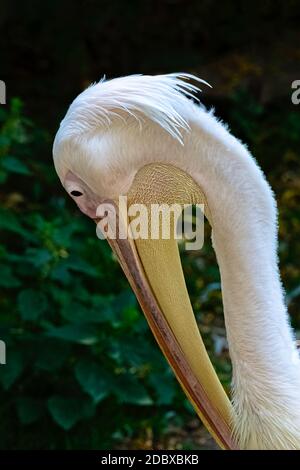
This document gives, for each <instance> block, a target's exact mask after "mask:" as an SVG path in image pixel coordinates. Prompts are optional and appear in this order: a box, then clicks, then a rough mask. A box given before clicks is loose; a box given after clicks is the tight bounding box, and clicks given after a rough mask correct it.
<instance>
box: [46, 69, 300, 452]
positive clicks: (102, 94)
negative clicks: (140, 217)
mask: <svg viewBox="0 0 300 470" xmlns="http://www.w3.org/2000/svg"><path fill="white" fill-rule="evenodd" d="M190 79H193V80H198V82H199V81H200V82H201V80H199V79H197V78H196V77H192V76H190V75H188V74H171V75H158V76H142V75H134V76H129V77H122V78H116V79H113V80H110V81H101V82H99V83H97V84H95V85H92V86H90V87H89V88H88V89H86V90H85V91H84V92H83V93H81V94H80V95H79V96H78V97H77V98H76V99H75V100H74V102H73V103H72V104H71V106H70V108H69V110H68V111H67V114H66V116H65V118H64V119H63V121H62V122H61V125H60V128H59V130H58V132H57V135H56V138H55V142H54V152H53V153H54V162H55V167H56V171H57V173H58V175H59V178H60V180H61V182H62V184H63V186H64V187H65V189H66V190H67V192H68V193H69V194H70V195H71V197H73V199H74V200H75V201H76V203H77V204H78V206H79V208H80V209H81V210H82V211H83V212H84V213H85V214H87V215H88V216H90V217H92V218H94V219H96V220H97V207H98V205H99V204H101V202H103V200H106V201H113V203H114V204H115V206H116V207H117V203H116V201H117V200H118V197H119V196H120V195H127V196H128V201H129V202H130V203H131V202H140V203H144V204H147V205H150V204H152V203H159V204H161V203H168V204H172V203H175V202H177V203H180V204H183V203H189V204H191V203H193V204H195V203H198V202H204V203H205V210H206V215H207V217H208V219H209V222H210V225H211V227H212V241H213V247H214V250H215V252H216V256H217V261H218V265H219V269H220V274H221V285H222V298H223V306H224V316H225V323H226V332H227V338H228V343H229V351H230V357H231V361H232V367H233V378H232V402H231V403H230V401H229V399H228V398H227V395H226V394H225V392H224V390H223V388H222V386H221V384H220V382H219V380H218V378H217V375H216V373H215V371H214V370H213V367H212V365H211V363H210V361H209V358H208V355H207V353H206V350H205V348H204V346H203V343H202V340H201V336H200V334H199V331H198V328H197V325H196V322H195V319H194V315H193V312H192V309H191V305H190V301H189V298H188V294H187V290H186V286H185V282H184V277H183V274H182V268H181V264H180V258H179V255H178V248H177V244H176V241H175V240H161V239H160V240H134V241H133V240H129V239H117V240H110V244H111V246H112V248H113V249H114V250H115V252H116V254H117V256H118V258H119V260H120V263H121V265H122V267H123V269H124V271H125V274H126V275H127V277H128V279H129V281H130V283H131V286H132V287H133V289H134V291H135V293H136V296H137V298H138V300H139V302H140V304H141V306H142V309H143V311H144V313H145V315H146V318H147V320H148V322H149V325H150V327H151V329H152V331H153V333H154V335H155V337H156V339H157V341H158V343H159V345H160V347H161V349H162V351H163V353H164V354H165V356H166V357H167V359H168V361H169V363H170V365H171V367H172V368H173V370H174V372H175V374H176V376H177V378H178V380H179V381H180V383H181V385H182V387H183V389H184V391H185V392H186V394H187V396H188V397H189V399H190V400H191V402H192V403H193V405H194V407H195V409H196V411H197V413H198V414H199V416H200V417H201V418H202V420H203V422H204V424H205V425H206V426H207V428H208V429H209V431H210V432H211V433H212V435H213V436H214V438H215V439H216V441H217V442H218V443H219V444H220V446H221V447H223V448H226V449H236V448H241V449H300V406H299V403H300V368H299V356H298V353H297V349H296V346H295V341H294V336H293V333H292V331H291V328H290V324H289V319H288V313H287V309H286V306H285V302H284V292H283V289H282V285H281V280H280V274H279V269H278V259H277V209H276V203H275V199H274V195H273V193H272V190H271V189H270V186H269V184H268V183H267V181H266V179H265V177H264V175H263V173H262V171H261V169H260V168H259V166H258V165H257V163H256V161H255V160H254V158H253V157H252V156H251V154H250V153H249V151H248V150H247V148H246V147H245V146H244V145H243V144H242V143H241V142H240V141H239V140H238V139H236V138H235V137H234V136H233V135H231V134H230V132H229V131H228V129H227V127H226V126H224V125H223V124H222V123H221V122H220V121H218V120H217V119H216V118H215V117H214V115H213V113H212V112H208V111H207V110H206V109H204V107H203V106H201V105H198V104H195V103H194V102H193V101H192V100H190V99H189V98H190V95H193V94H195V93H196V92H197V91H198V89H197V88H196V86H194V85H192V84H191V83H190V82H189V80H190ZM119 217H120V219H122V217H123V214H120V213H119Z"/></svg>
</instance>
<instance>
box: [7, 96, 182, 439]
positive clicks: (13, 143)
mask: <svg viewBox="0 0 300 470" xmlns="http://www.w3.org/2000/svg"><path fill="white" fill-rule="evenodd" d="M0 125H1V131H0V142H1V146H0V174H1V182H0V184H1V185H0V195H1V208H0V211H1V212H0V229H1V236H0V266H1V276H0V309H1V328H0V338H1V339H3V340H5V341H6V344H7V364H6V365H5V366H1V369H0V386H1V389H2V391H1V392H0V397H1V401H0V415H1V421H2V423H3V422H5V429H6V433H5V436H4V435H2V438H1V447H2V448H22V447H26V446H27V444H26V442H25V441H26V439H25V438H24V435H23V434H21V435H20V436H19V437H18V438H16V433H15V426H21V427H22V429H24V433H26V435H27V436H30V435H32V436H33V437H34V436H38V435H39V433H40V431H39V430H40V427H41V426H42V427H43V428H44V429H46V431H45V435H46V436H47V441H48V442H47V444H43V439H40V438H36V442H35V443H34V444H32V446H33V447H35V448H41V447H43V446H44V445H46V446H47V448H49V447H60V448H62V447H68V446H69V445H71V446H75V447H76V446H78V447H80V446H81V445H82V444H81V442H82V439H84V436H85V435H86V434H88V435H90V436H91V433H92V429H93V427H95V426H96V428H97V436H96V437H95V436H93V437H92V436H91V437H90V441H87V443H86V446H92V447H93V446H94V447H98V448H99V447H101V446H102V445H103V442H106V445H107V446H112V445H114V443H115V442H118V440H119V439H120V438H122V439H123V438H124V437H125V436H126V435H132V433H133V430H134V428H135V427H136V428H137V429H139V425H137V424H136V423H137V422H139V423H140V424H141V423H143V422H148V423H152V424H151V426H153V425H154V423H156V424H155V425H156V426H157V423H159V422H160V421H161V422H164V420H165V416H167V414H168V412H169V411H170V409H174V408H178V407H179V408H178V409H182V410H184V405H183V402H184V400H183V399H182V395H181V392H180V389H179V387H178V385H177V384H176V383H175V380H174V378H173V376H172V374H170V373H169V372H168V366H167V364H166V362H165V360H164V359H163V358H162V356H161V354H160V352H159V351H158V348H157V346H156V345H155V344H154V341H153V339H152V336H151V333H150V332H149V329H148V326H147V324H146V322H145V320H144V318H143V316H142V315H141V313H140V311H139V308H138V306H137V303H136V300H135V297H134V295H133V294H132V292H131V290H130V288H129V287H128V284H127V281H126V280H125V279H124V278H123V275H122V274H121V270H120V268H119V266H118V264H117V262H116V260H115V259H114V258H113V256H112V253H111V250H110V248H109V247H108V245H107V244H106V242H103V241H100V240H98V239H97V237H96V234H95V227H94V224H93V223H91V222H89V221H88V220H86V219H85V218H84V217H83V216H81V214H80V213H78V211H77V209H76V208H75V207H74V206H73V204H72V202H71V201H67V198H66V195H65V193H64V192H63V190H61V188H60V186H59V181H58V179H57V176H56V174H55V173H54V169H53V164H52V158H51V148H50V139H49V136H48V135H47V133H45V132H43V131H41V130H40V129H38V128H37V127H35V126H34V125H33V124H32V122H30V121H29V120H28V119H26V118H24V116H23V111H22V104H21V103H20V101H19V100H13V101H12V103H11V107H10V109H4V108H1V114H0ZM157 407H158V408H160V409H159V411H157ZM154 408H155V410H156V411H155V413H153V410H154ZM132 414H133V415H135V416H136V420H132V424H130V420H131V418H130V416H131V415H132ZM156 414H158V415H160V416H161V418H159V419H158V418H157V417H156V416H155V415H156ZM153 415H154V416H155V417H154V418H153ZM139 416H140V418H139ZM108 420H110V423H111V424H110V425H109V426H105V429H103V423H106V422H107V421H108ZM145 420H146V421H145ZM133 421H134V423H133ZM84 423H89V425H88V429H89V430H88V431H87V430H86V428H83V424H84ZM141 426H142V424H141ZM160 426H161V425H159V427H160ZM59 430H61V431H59ZM80 436H81V437H80ZM91 442H94V444H91ZM70 443H73V444H70Z"/></svg>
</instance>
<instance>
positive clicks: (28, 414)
mask: <svg viewBox="0 0 300 470" xmlns="http://www.w3.org/2000/svg"><path fill="white" fill-rule="evenodd" d="M16 405H17V414H18V417H19V420H20V422H21V423H22V424H25V425H26V424H31V423H34V422H36V421H38V420H39V418H40V417H41V416H42V414H43V403H42V402H41V401H39V400H35V399H33V398H27V397H22V398H19V399H18V400H17V404H16Z"/></svg>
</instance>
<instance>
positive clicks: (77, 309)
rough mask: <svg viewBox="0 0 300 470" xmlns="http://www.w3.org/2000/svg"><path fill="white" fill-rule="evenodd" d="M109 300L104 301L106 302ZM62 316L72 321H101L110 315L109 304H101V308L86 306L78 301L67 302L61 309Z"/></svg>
mask: <svg viewBox="0 0 300 470" xmlns="http://www.w3.org/2000/svg"><path fill="white" fill-rule="evenodd" d="M108 302H109V300H107V301H106V303H107V304H108ZM61 314H62V316H63V317H64V318H65V319H66V320H69V321H70V322H72V323H103V322H105V321H106V320H107V318H111V317H112V309H111V308H110V305H109V304H108V305H103V306H102V310H100V309H96V308H93V307H89V308H88V307H86V306H84V305H83V304H81V303H80V302H72V301H71V302H69V303H68V304H67V305H65V306H64V307H63V308H62V310H61Z"/></svg>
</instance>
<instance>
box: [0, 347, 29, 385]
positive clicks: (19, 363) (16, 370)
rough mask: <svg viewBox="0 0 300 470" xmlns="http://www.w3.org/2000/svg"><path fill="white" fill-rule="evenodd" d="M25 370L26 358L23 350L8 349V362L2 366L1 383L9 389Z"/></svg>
mask: <svg viewBox="0 0 300 470" xmlns="http://www.w3.org/2000/svg"><path fill="white" fill-rule="evenodd" d="M23 370H24V358H23V355H22V354H21V351H17V350H15V351H14V350H12V351H6V364H5V365H2V366H1V367H0V383H1V384H2V386H3V388H4V389H5V390H8V389H9V388H10V387H11V386H12V385H13V384H14V383H15V381H16V380H17V379H18V378H19V377H20V375H21V374H22V372H23Z"/></svg>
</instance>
